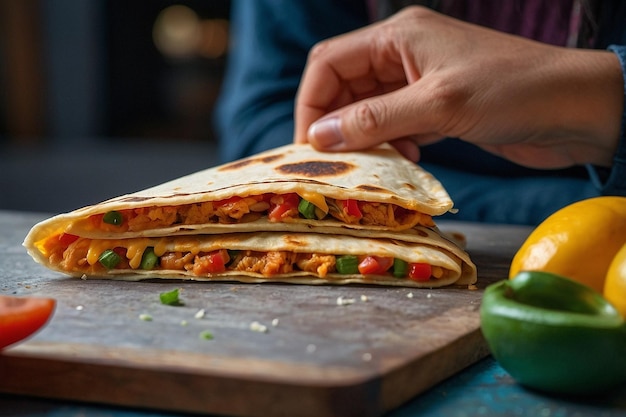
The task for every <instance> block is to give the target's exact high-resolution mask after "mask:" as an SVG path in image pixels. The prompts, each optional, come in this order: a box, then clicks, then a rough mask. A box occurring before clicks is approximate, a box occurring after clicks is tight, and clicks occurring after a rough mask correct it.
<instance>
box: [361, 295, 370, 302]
mask: <svg viewBox="0 0 626 417" xmlns="http://www.w3.org/2000/svg"><path fill="white" fill-rule="evenodd" d="M361 301H363V302H366V301H369V298H367V295H361Z"/></svg>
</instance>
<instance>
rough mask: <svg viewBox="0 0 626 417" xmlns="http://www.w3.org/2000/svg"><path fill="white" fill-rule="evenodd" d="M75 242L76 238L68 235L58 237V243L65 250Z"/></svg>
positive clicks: (63, 234) (62, 234)
mask: <svg viewBox="0 0 626 417" xmlns="http://www.w3.org/2000/svg"><path fill="white" fill-rule="evenodd" d="M77 240H78V236H76V235H71V234H69V233H61V234H60V235H59V243H60V244H61V246H63V247H64V248H67V247H68V246H69V245H71V244H72V243H74V242H75V241H77Z"/></svg>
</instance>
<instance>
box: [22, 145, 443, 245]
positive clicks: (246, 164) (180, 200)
mask: <svg viewBox="0 0 626 417" xmlns="http://www.w3.org/2000/svg"><path fill="white" fill-rule="evenodd" d="M303 201H304V202H305V203H308V204H309V209H310V210H309V216H308V217H309V218H307V217H306V216H305V215H304V214H302V213H301V210H299V208H300V205H301V203H302V202H303ZM450 209H452V201H451V199H450V197H449V196H448V194H447V192H446V191H445V189H444V188H443V187H442V185H441V184H440V183H439V181H437V180H436V179H435V178H434V177H433V176H432V175H431V174H430V173H428V172H426V171H424V170H423V169H421V168H420V167H418V166H416V165H415V164H414V163H412V162H410V161H408V160H406V159H405V158H404V157H402V156H401V155H400V154H399V153H398V152H397V151H395V149H393V148H392V147H391V146H381V147H379V148H377V149H374V150H371V151H367V152H354V153H342V154H330V153H320V152H317V151H315V150H314V149H313V148H312V147H311V146H310V145H287V146H284V147H281V148H277V149H275V150H271V151H268V152H265V153H261V154H258V155H256V156H252V157H249V158H246V159H243V160H239V161H236V162H232V163H229V164H226V165H221V166H218V167H214V168H210V169H207V170H204V171H200V172H197V173H194V174H191V175H189V176H185V177H182V178H179V179H176V180H174V181H171V182H167V183H165V184H162V185H158V186H156V187H153V188H149V189H147V190H143V191H139V192H136V193H133V194H128V195H124V196H120V197H117V198H113V199H111V200H108V201H105V202H103V203H100V204H96V205H93V206H89V207H85V208H82V209H79V210H75V211H73V212H71V213H66V214H61V215H58V216H56V217H53V218H51V219H49V220H48V221H46V222H43V223H42V224H40V225H38V226H37V227H36V228H35V229H34V230H33V232H32V235H31V236H30V237H29V238H28V242H32V241H37V240H40V239H41V238H42V237H43V236H45V235H50V234H53V233H58V232H59V231H63V232H65V233H71V234H74V235H78V236H85V237H91V238H111V237H119V236H122V237H139V236H161V235H164V234H173V233H186V232H189V231H192V233H221V232H242V231H262V230H267V229H268V228H270V229H271V230H285V231H289V230H291V228H292V226H293V224H294V223H296V224H302V225H307V226H316V227H317V226H323V227H340V228H350V229H357V230H385V231H389V230H405V229H410V228H412V227H414V226H416V225H418V224H420V225H423V226H433V225H434V222H433V220H432V216H436V215H440V214H443V213H445V212H447V211H449V210H450ZM111 213H116V214H117V215H118V217H119V221H116V220H108V219H107V217H106V216H107V214H111ZM269 223H274V225H268V224H269ZM277 223H279V225H276V224H277Z"/></svg>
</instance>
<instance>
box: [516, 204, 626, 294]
mask: <svg viewBox="0 0 626 417" xmlns="http://www.w3.org/2000/svg"><path fill="white" fill-rule="evenodd" d="M624 243H626V197H608V196H607V197H594V198H590V199H586V200H582V201H578V202H576V203H573V204H570V205H568V206H566V207H564V208H562V209H560V210H558V211H556V212H554V213H553V214H552V215H550V216H549V217H548V218H547V219H545V220H544V221H543V222H542V223H541V224H539V225H538V226H537V227H536V228H535V229H534V230H533V231H532V232H531V234H530V235H529V236H528V238H527V239H526V241H525V242H524V244H523V245H522V246H521V248H520V249H519V250H518V252H517V253H516V254H515V257H514V258H513V261H512V263H511V269H510V270H509V277H510V278H513V277H515V275H517V274H518V272H520V271H546V272H552V273H555V274H558V275H563V276H566V277H568V278H571V279H573V280H575V281H578V282H580V283H582V284H585V285H588V286H590V287H591V288H593V289H595V290H596V291H598V292H600V293H602V290H603V288H604V280H605V278H606V274H607V270H608V268H609V265H610V264H611V261H612V260H613V258H614V257H615V254H616V253H617V252H618V251H619V250H620V248H621V247H622V246H623V245H624Z"/></svg>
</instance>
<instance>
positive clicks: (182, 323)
mask: <svg viewBox="0 0 626 417" xmlns="http://www.w3.org/2000/svg"><path fill="white" fill-rule="evenodd" d="M188 324H189V323H188V322H187V320H181V321H180V325H181V326H186V325H188Z"/></svg>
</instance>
